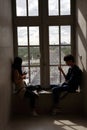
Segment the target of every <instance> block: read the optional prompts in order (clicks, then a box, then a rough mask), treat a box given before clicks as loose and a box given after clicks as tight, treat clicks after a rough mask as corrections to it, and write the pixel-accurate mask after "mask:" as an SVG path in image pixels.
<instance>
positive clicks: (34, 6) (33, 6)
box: [28, 0, 38, 16]
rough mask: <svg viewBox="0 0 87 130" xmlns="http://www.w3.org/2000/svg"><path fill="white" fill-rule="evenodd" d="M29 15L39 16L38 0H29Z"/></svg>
mask: <svg viewBox="0 0 87 130" xmlns="http://www.w3.org/2000/svg"><path fill="white" fill-rule="evenodd" d="M28 15H29V16H38V0H28Z"/></svg>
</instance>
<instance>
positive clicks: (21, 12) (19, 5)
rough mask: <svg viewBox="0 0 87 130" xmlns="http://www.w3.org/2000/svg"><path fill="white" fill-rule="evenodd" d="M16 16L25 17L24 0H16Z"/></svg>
mask: <svg viewBox="0 0 87 130" xmlns="http://www.w3.org/2000/svg"><path fill="white" fill-rule="evenodd" d="M16 15H17V16H27V10H26V0H16Z"/></svg>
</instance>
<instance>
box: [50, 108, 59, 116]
mask: <svg viewBox="0 0 87 130" xmlns="http://www.w3.org/2000/svg"><path fill="white" fill-rule="evenodd" d="M58 113H61V110H60V109H58V108H54V109H53V111H52V115H57V114H58Z"/></svg>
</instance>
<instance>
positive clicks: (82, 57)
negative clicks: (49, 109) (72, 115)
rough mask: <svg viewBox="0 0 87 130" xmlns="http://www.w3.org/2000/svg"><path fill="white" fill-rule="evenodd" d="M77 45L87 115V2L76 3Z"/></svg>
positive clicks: (83, 0) (79, 0)
mask: <svg viewBox="0 0 87 130" xmlns="http://www.w3.org/2000/svg"><path fill="white" fill-rule="evenodd" d="M76 45H77V49H76V50H77V52H76V55H77V57H78V59H77V60H78V64H79V65H80V67H81V68H82V70H83V84H82V90H83V91H82V92H83V101H84V104H83V106H84V113H85V115H87V0H77V3H76Z"/></svg>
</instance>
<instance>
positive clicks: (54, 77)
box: [50, 66, 60, 84]
mask: <svg viewBox="0 0 87 130" xmlns="http://www.w3.org/2000/svg"><path fill="white" fill-rule="evenodd" d="M59 76H60V73H59V72H58V67H54V66H52V67H50V84H58V83H59V82H60V78H59Z"/></svg>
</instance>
